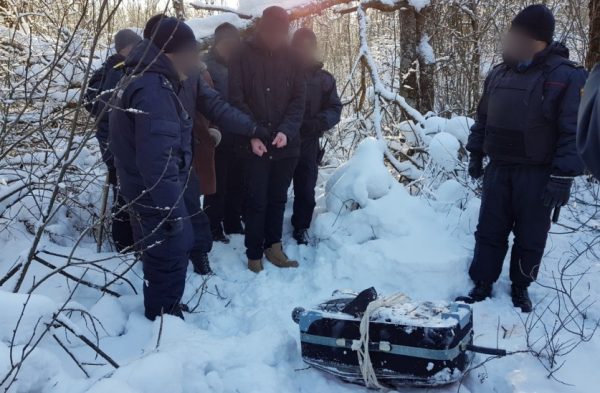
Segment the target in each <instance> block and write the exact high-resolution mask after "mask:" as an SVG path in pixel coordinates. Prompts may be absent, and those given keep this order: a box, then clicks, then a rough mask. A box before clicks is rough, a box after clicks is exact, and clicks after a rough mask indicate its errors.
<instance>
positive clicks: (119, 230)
mask: <svg viewBox="0 0 600 393" xmlns="http://www.w3.org/2000/svg"><path fill="white" fill-rule="evenodd" d="M108 171H109V172H108V182H109V184H110V186H111V188H112V192H113V203H112V207H111V214H112V223H111V235H112V240H113V243H114V245H115V248H116V250H117V251H118V252H121V251H123V250H127V251H132V249H131V246H133V232H132V229H131V222H130V220H129V210H128V209H127V202H126V201H125V199H124V198H123V196H122V195H121V194H120V193H119V185H118V181H117V170H116V169H114V168H112V169H111V168H109V170H108Z"/></svg>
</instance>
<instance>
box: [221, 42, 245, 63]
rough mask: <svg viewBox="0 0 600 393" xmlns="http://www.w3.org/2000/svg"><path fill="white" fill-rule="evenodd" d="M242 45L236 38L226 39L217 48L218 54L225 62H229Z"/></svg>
mask: <svg viewBox="0 0 600 393" xmlns="http://www.w3.org/2000/svg"><path fill="white" fill-rule="evenodd" d="M239 45H240V40H239V39H235V38H225V39H222V40H221V41H220V42H219V43H218V44H217V46H216V49H217V53H218V54H219V56H221V57H222V58H223V59H224V60H225V61H228V60H229V58H230V57H231V54H232V53H233V52H234V51H235V50H236V49H237V47H238V46H239Z"/></svg>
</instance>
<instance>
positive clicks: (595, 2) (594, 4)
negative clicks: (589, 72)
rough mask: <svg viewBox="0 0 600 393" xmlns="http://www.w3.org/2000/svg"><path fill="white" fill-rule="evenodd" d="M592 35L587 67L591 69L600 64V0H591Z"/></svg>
mask: <svg viewBox="0 0 600 393" xmlns="http://www.w3.org/2000/svg"><path fill="white" fill-rule="evenodd" d="M589 11H590V35H589V40H590V42H589V49H588V53H587V59H586V66H587V68H588V69H591V68H592V67H593V66H594V65H595V64H597V63H599V62H600V0H590V3H589Z"/></svg>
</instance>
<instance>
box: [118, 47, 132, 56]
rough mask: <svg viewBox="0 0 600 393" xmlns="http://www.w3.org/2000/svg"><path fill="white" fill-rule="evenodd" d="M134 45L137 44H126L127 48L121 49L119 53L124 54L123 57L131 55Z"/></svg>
mask: <svg viewBox="0 0 600 393" xmlns="http://www.w3.org/2000/svg"><path fill="white" fill-rule="evenodd" d="M134 46H135V45H129V46H126V47H125V48H123V49H121V50H120V51H119V54H120V55H122V56H123V57H127V56H129V54H130V53H131V50H132V49H133V47H134Z"/></svg>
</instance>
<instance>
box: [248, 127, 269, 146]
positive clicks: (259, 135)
mask: <svg viewBox="0 0 600 393" xmlns="http://www.w3.org/2000/svg"><path fill="white" fill-rule="evenodd" d="M252 138H256V139H260V140H261V142H262V143H263V144H265V145H268V144H270V142H271V140H272V137H271V131H269V130H268V129H267V128H266V127H263V126H256V128H255V129H254V135H253V136H252Z"/></svg>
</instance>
